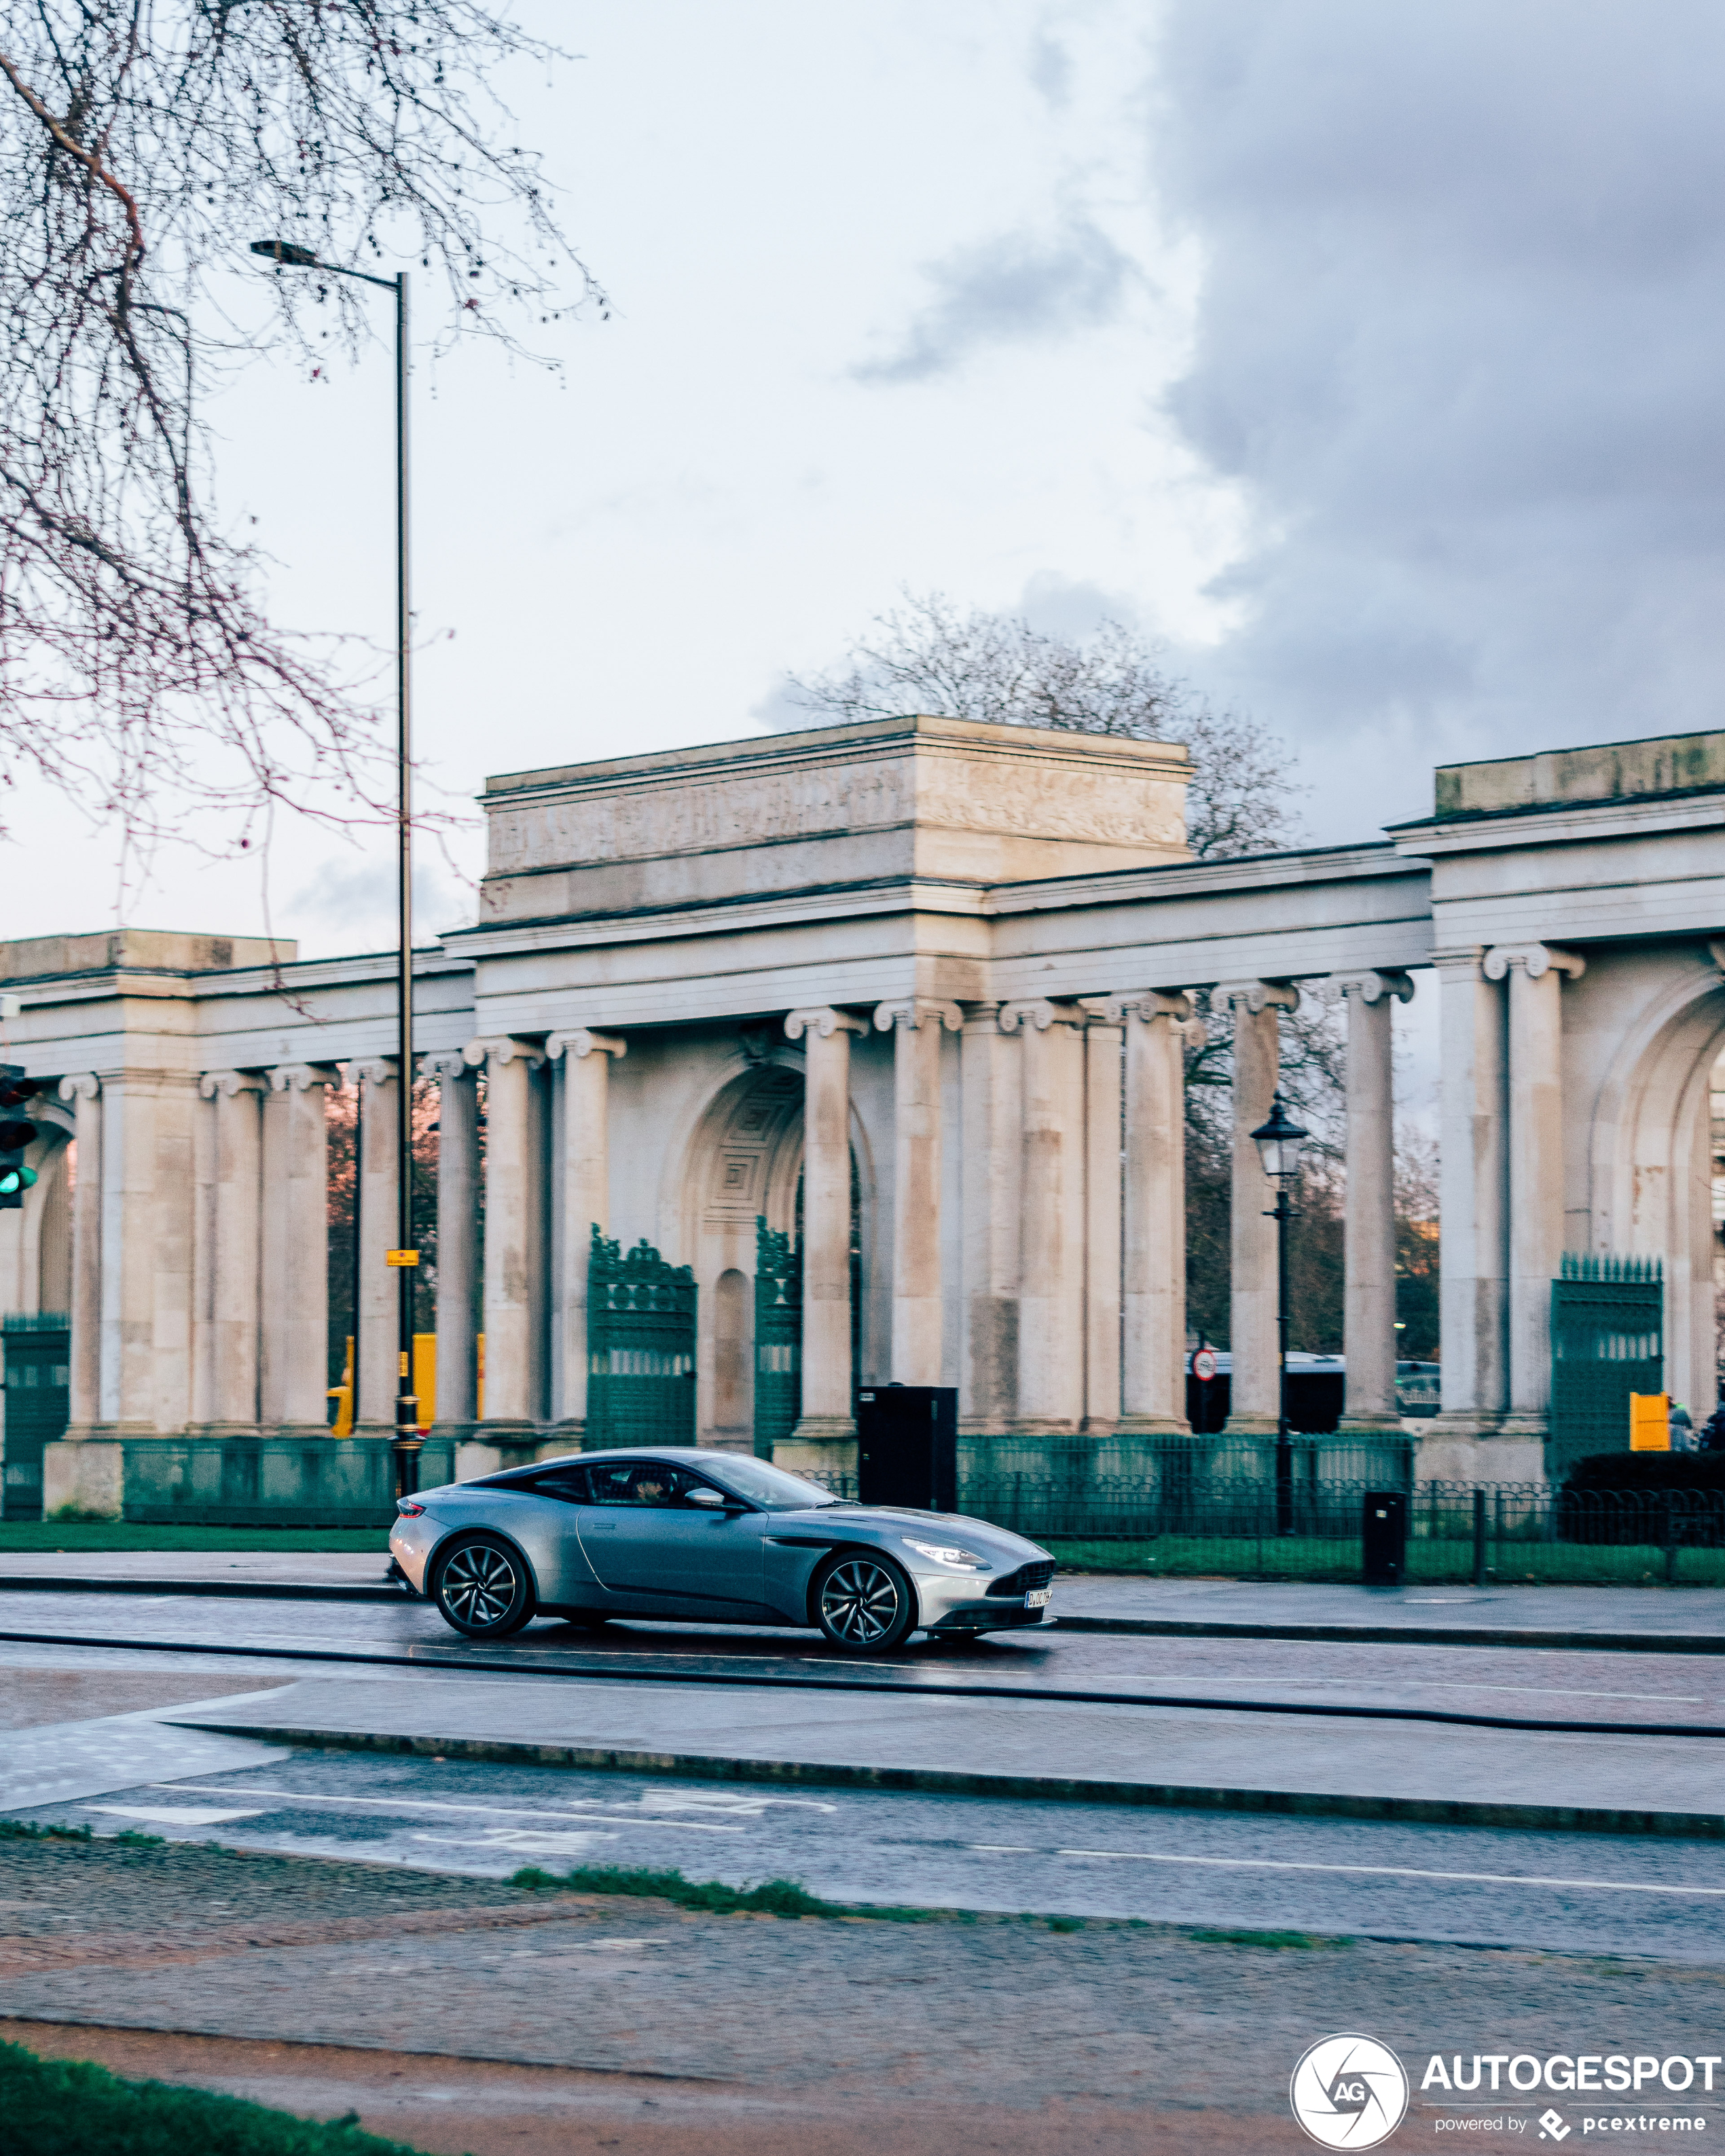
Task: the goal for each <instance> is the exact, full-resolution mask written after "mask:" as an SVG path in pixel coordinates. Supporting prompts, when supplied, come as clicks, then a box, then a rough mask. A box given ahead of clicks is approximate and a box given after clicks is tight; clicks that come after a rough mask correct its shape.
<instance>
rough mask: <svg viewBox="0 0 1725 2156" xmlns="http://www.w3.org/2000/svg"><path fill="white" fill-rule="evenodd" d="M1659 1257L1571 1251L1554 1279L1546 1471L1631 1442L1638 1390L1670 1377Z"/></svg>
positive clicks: (1557, 1476)
mask: <svg viewBox="0 0 1725 2156" xmlns="http://www.w3.org/2000/svg"><path fill="white" fill-rule="evenodd" d="M1664 1327H1665V1282H1664V1279H1663V1268H1662V1266H1661V1263H1660V1260H1658V1259H1657V1258H1640V1257H1620V1256H1617V1255H1614V1254H1612V1253H1610V1252H1609V1251H1592V1250H1584V1251H1565V1252H1564V1254H1563V1265H1562V1270H1561V1272H1560V1274H1559V1276H1558V1278H1557V1279H1556V1280H1554V1281H1553V1282H1552V1284H1551V1353H1552V1364H1551V1435H1550V1438H1549V1440H1548V1445H1547V1449H1546V1471H1547V1473H1548V1475H1549V1476H1551V1478H1552V1480H1553V1481H1561V1480H1562V1478H1563V1476H1565V1475H1566V1474H1567V1473H1568V1471H1569V1469H1570V1468H1571V1467H1572V1466H1574V1463H1575V1462H1576V1461H1577V1460H1582V1459H1585V1458H1586V1457H1587V1456H1588V1455H1589V1454H1592V1453H1598V1452H1620V1451H1622V1450H1624V1449H1625V1447H1626V1446H1627V1445H1628V1444H1629V1415H1630V1408H1629V1402H1630V1394H1631V1393H1657V1392H1661V1391H1663V1389H1664V1384H1665V1339H1664Z"/></svg>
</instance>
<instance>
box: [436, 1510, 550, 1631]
mask: <svg viewBox="0 0 1725 2156" xmlns="http://www.w3.org/2000/svg"><path fill="white" fill-rule="evenodd" d="M434 1599H435V1600H436V1603H437V1606H438V1609H439V1612H440V1613H441V1614H442V1617H443V1620H444V1623H445V1624H446V1625H453V1626H454V1629H455V1630H457V1631H458V1632H465V1634H466V1635H467V1636H468V1638H469V1639H470V1640H501V1638H503V1637H504V1636H505V1635H506V1634H507V1633H510V1632H519V1631H520V1630H521V1627H522V1625H525V1624H526V1621H527V1620H528V1619H529V1618H530V1617H531V1615H532V1614H533V1583H532V1581H531V1578H529V1577H528V1573H527V1568H526V1563H525V1561H524V1560H523V1558H521V1553H520V1552H519V1551H518V1550H513V1549H511V1548H510V1547H509V1545H508V1543H504V1542H500V1541H498V1540H496V1539H495V1537H492V1536H490V1535H464V1536H462V1537H461V1538H460V1539H459V1541H458V1542H456V1543H454V1545H453V1546H452V1547H451V1548H450V1549H449V1553H448V1554H447V1555H446V1556H444V1557H443V1558H439V1562H438V1568H437V1589H436V1594H435V1597H434Z"/></svg>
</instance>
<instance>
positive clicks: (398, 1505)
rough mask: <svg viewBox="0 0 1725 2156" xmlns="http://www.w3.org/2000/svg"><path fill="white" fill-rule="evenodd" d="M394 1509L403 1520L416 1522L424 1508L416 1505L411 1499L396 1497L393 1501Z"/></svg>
mask: <svg viewBox="0 0 1725 2156" xmlns="http://www.w3.org/2000/svg"><path fill="white" fill-rule="evenodd" d="M395 1509H396V1511H397V1512H399V1513H400V1514H401V1516H402V1517H403V1519H406V1520H417V1519H418V1517H419V1515H420V1514H421V1513H422V1512H424V1510H425V1507H424V1506H423V1505H416V1504H415V1503H414V1502H413V1499H412V1498H411V1497H398V1498H397V1499H396V1501H395Z"/></svg>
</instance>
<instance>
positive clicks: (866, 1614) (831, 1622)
mask: <svg viewBox="0 0 1725 2156" xmlns="http://www.w3.org/2000/svg"><path fill="white" fill-rule="evenodd" d="M814 1614H815V1621H816V1622H817V1623H818V1624H819V1626H820V1629H821V1630H822V1631H823V1632H824V1633H825V1635H826V1636H827V1637H828V1639H829V1640H831V1641H832V1643H833V1645H834V1646H835V1647H837V1648H838V1649H839V1651H840V1652H841V1653H843V1654H847V1655H884V1654H888V1653H890V1652H891V1650H892V1649H893V1648H894V1647H896V1646H897V1645H898V1644H899V1642H900V1640H903V1639H905V1638H906V1637H907V1636H908V1635H909V1634H910V1633H911V1632H913V1631H914V1630H916V1590H915V1589H913V1588H912V1586H911V1583H910V1579H909V1578H908V1576H907V1575H906V1573H903V1572H901V1570H900V1569H899V1568H898V1566H897V1565H896V1564H895V1563H893V1562H892V1560H891V1558H885V1557H875V1556H873V1555H872V1554H870V1553H867V1552H858V1551H854V1550H853V1551H845V1550H840V1551H838V1552H836V1553H834V1555H833V1556H831V1557H829V1558H828V1559H827V1560H826V1562H825V1563H824V1564H823V1565H822V1566H821V1568H820V1570H819V1572H818V1573H816V1574H815V1577H814Z"/></svg>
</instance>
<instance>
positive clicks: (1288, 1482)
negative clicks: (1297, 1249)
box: [1252, 1093, 1310, 1535]
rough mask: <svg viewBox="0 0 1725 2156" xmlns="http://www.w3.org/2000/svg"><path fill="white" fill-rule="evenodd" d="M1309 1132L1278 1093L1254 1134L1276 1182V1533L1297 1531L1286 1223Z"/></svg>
mask: <svg viewBox="0 0 1725 2156" xmlns="http://www.w3.org/2000/svg"><path fill="white" fill-rule="evenodd" d="M1309 1135H1310V1133H1309V1132H1306V1131H1302V1130H1301V1127H1300V1126H1299V1125H1298V1124H1297V1123H1296V1122H1294V1121H1293V1120H1292V1118H1291V1116H1289V1114H1288V1111H1287V1109H1286V1106H1284V1105H1283V1101H1282V1097H1281V1094H1280V1093H1277V1094H1276V1096H1274V1097H1273V1099H1272V1100H1271V1103H1270V1120H1269V1122H1267V1123H1265V1124H1263V1125H1262V1126H1261V1127H1260V1128H1259V1129H1257V1130H1255V1131H1254V1132H1252V1142H1253V1143H1254V1144H1255V1146H1256V1147H1257V1148H1258V1158H1260V1160H1261V1161H1262V1162H1263V1163H1264V1173H1265V1174H1266V1175H1267V1176H1268V1177H1269V1178H1270V1180H1271V1182H1272V1183H1274V1184H1275V1185H1276V1204H1275V1205H1274V1207H1273V1208H1272V1209H1271V1211H1270V1213H1269V1214H1267V1215H1266V1218H1267V1219H1271V1220H1274V1221H1275V1223H1276V1532H1277V1534H1279V1535H1291V1534H1292V1532H1294V1439H1293V1430H1292V1428H1291V1425H1290V1424H1289V1421H1288V1223H1289V1221H1290V1220H1297V1219H1299V1217H1300V1216H1299V1214H1297V1213H1296V1212H1295V1210H1294V1209H1293V1208H1292V1206H1291V1205H1290V1204H1289V1203H1288V1193H1289V1192H1290V1191H1291V1189H1292V1188H1293V1186H1294V1185H1295V1183H1297V1182H1298V1181H1299V1179H1300V1147H1301V1144H1302V1143H1303V1142H1304V1141H1305V1139H1306V1138H1307V1137H1308V1136H1309Z"/></svg>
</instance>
